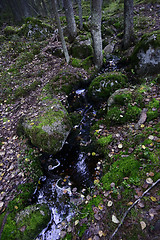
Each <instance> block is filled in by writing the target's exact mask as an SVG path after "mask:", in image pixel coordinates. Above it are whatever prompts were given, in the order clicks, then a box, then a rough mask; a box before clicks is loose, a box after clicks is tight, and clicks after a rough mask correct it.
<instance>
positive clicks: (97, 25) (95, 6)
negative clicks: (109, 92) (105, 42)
mask: <svg viewBox="0 0 160 240" xmlns="http://www.w3.org/2000/svg"><path fill="white" fill-rule="evenodd" d="M101 17H102V0H91V35H92V41H93V50H94V64H95V66H96V68H98V69H99V68H100V67H101V66H102V64H103V56H102V36H101Z"/></svg>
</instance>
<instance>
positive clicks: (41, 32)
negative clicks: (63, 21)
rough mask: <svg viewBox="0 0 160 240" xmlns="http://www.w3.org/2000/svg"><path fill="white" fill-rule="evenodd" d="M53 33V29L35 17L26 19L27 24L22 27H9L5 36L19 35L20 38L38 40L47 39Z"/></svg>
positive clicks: (5, 31)
mask: <svg viewBox="0 0 160 240" xmlns="http://www.w3.org/2000/svg"><path fill="white" fill-rule="evenodd" d="M52 33H53V28H52V27H51V26H50V25H49V24H46V23H44V22H43V21H41V20H40V19H37V18H34V17H28V18H26V19H25V23H24V24H23V25H22V26H21V27H19V28H18V27H13V26H7V27H6V28H5V29H4V34H5V36H9V35H13V34H18V35H20V36H22V35H23V36H26V37H31V38H36V39H40V40H42V39H45V38H46V37H48V36H51V34H52Z"/></svg>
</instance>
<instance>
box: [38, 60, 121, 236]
mask: <svg viewBox="0 0 160 240" xmlns="http://www.w3.org/2000/svg"><path fill="white" fill-rule="evenodd" d="M118 62H119V58H118V57H116V56H113V57H111V58H108V59H107V62H106V66H105V67H104V68H103V69H101V72H99V73H98V75H100V74H102V73H104V72H106V71H107V72H109V71H114V70H116V69H117V65H118ZM95 77H96V76H95ZM68 102H69V107H68V111H69V112H72V113H74V114H78V115H79V117H80V119H81V120H80V121H79V122H78V124H75V126H73V131H72V133H71V134H70V136H69V137H68V139H67V141H66V143H65V144H64V146H63V149H62V150H61V151H60V152H59V153H58V154H57V155H56V156H54V158H53V157H52V156H50V157H49V158H46V157H45V156H44V159H43V161H42V166H43V169H44V172H45V177H42V178H41V179H40V181H39V182H40V186H39V187H37V191H36V192H35V197H36V201H37V203H45V204H47V205H48V206H49V207H50V210H51V220H50V222H49V223H48V226H47V227H46V228H45V229H43V231H42V232H41V233H40V234H39V236H38V237H37V238H36V239H37V240H57V239H60V238H61V237H63V234H62V233H66V232H67V229H66V226H67V222H69V221H70V220H71V218H72V217H73V216H74V213H75V212H76V210H75V208H76V207H77V206H78V205H79V204H81V203H82V202H83V201H84V195H85V194H87V189H88V190H89V189H91V188H92V187H93V182H94V179H95V178H96V177H99V175H100V171H97V169H100V166H101V163H102V161H101V160H100V156H97V155H96V153H95V152H96V150H95V149H94V145H93V144H92V140H91V136H90V127H91V125H92V123H93V122H94V121H95V116H96V110H95V109H94V107H93V105H92V104H91V103H90V102H89V101H88V99H87V90H86V89H78V90H76V91H74V92H72V93H71V94H70V95H69V97H68ZM94 151H95V152H94ZM97 166H98V167H97ZM38 189H39V190H38Z"/></svg>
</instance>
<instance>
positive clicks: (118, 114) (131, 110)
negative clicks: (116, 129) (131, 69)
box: [106, 87, 144, 125]
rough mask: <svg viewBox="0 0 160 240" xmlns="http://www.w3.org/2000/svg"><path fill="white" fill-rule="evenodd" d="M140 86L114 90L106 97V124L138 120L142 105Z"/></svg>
mask: <svg viewBox="0 0 160 240" xmlns="http://www.w3.org/2000/svg"><path fill="white" fill-rule="evenodd" d="M139 89H140V87H138V88H136V89H134V88H124V89H119V90H116V91H115V92H114V93H113V94H112V95H111V96H110V97H109V99H108V101H107V105H108V112H107V115H106V121H107V124H108V125H114V124H116V125H117V124H124V123H126V122H132V121H133V122H135V121H137V120H138V118H139V116H140V113H141V111H142V109H143V107H144V97H143V95H142V93H140V92H139Z"/></svg>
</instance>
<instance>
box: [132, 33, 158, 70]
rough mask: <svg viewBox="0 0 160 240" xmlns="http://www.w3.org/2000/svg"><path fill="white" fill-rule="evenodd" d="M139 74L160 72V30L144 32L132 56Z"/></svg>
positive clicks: (133, 63)
mask: <svg viewBox="0 0 160 240" xmlns="http://www.w3.org/2000/svg"><path fill="white" fill-rule="evenodd" d="M131 61H132V66H134V68H135V71H136V73H137V74H139V75H144V74H145V75H152V74H155V73H156V74H157V73H160V30H158V31H154V32H151V33H147V34H144V35H143V37H142V39H141V40H140V42H139V43H138V44H137V45H136V46H135V49H134V51H133V54H132V56H131Z"/></svg>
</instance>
